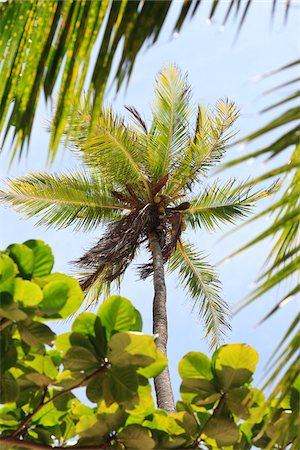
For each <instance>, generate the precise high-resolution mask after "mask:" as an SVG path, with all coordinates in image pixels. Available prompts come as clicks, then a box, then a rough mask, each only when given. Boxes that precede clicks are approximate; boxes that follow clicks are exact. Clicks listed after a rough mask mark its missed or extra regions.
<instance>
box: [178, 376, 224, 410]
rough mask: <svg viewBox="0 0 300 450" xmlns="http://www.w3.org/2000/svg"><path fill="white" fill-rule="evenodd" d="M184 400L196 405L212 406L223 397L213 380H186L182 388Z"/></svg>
mask: <svg viewBox="0 0 300 450" xmlns="http://www.w3.org/2000/svg"><path fill="white" fill-rule="evenodd" d="M180 394H181V397H182V399H183V400H184V401H185V402H186V403H188V404H190V403H193V404H194V405H199V406H202V405H210V404H212V403H215V402H216V401H217V400H218V399H219V398H220V396H221V394H220V393H219V392H218V391H217V389H216V386H215V385H214V383H213V381H212V380H207V379H205V378H184V379H183V381H182V383H181V386H180Z"/></svg>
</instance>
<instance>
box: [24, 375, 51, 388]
mask: <svg viewBox="0 0 300 450" xmlns="http://www.w3.org/2000/svg"><path fill="white" fill-rule="evenodd" d="M26 378H27V379H28V380H30V381H33V383H35V384H36V385H37V386H40V387H44V386H48V385H49V384H51V383H52V381H53V380H52V379H51V378H49V377H47V376H46V375H44V374H42V373H37V372H32V373H28V374H26Z"/></svg>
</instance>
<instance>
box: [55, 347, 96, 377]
mask: <svg viewBox="0 0 300 450" xmlns="http://www.w3.org/2000/svg"><path fill="white" fill-rule="evenodd" d="M63 363H64V366H65V369H67V370H75V371H76V370H91V369H96V368H99V367H100V362H99V361H98V360H97V359H96V357H95V356H94V354H93V353H91V352H90V351H89V350H87V349H85V348H83V347H77V346H74V347H71V348H70V349H69V350H68V351H67V353H66V355H65V357H64V360H63Z"/></svg>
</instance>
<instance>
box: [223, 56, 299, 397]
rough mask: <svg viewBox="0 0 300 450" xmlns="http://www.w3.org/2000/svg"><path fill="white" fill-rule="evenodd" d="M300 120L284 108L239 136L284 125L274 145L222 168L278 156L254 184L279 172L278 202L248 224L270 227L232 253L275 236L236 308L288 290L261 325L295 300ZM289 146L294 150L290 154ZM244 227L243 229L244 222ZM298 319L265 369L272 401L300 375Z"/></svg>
mask: <svg viewBox="0 0 300 450" xmlns="http://www.w3.org/2000/svg"><path fill="white" fill-rule="evenodd" d="M299 64H300V61H299V60H297V61H293V62H291V63H289V64H286V65H285V66H283V67H281V68H279V69H276V70H274V71H271V72H269V73H268V74H266V76H270V75H273V74H274V73H278V72H282V71H286V70H289V69H291V68H292V67H296V66H298V65H299ZM294 83H295V78H292V79H291V80H288V81H287V82H285V83H281V85H280V86H276V87H275V88H273V89H269V90H268V94H270V93H272V92H274V91H278V90H279V89H281V88H282V87H286V86H289V85H293V84H294ZM298 95H299V92H298V91H295V92H293V93H291V95H288V96H286V97H285V98H284V99H283V100H282V101H279V102H278V101H277V102H276V103H275V104H273V105H271V106H270V107H268V108H264V111H267V110H270V109H273V108H276V107H277V106H279V105H282V104H286V103H288V102H290V101H292V100H293V99H295V98H296V97H298ZM299 118H300V109H299V107H297V106H296V107H292V108H289V109H287V110H286V111H285V112H284V113H282V114H281V115H278V116H277V118H276V119H274V120H272V121H271V122H270V123H268V124H267V125H265V126H263V127H261V128H260V129H259V130H258V131H255V132H254V133H251V134H250V135H248V136H246V137H245V138H242V141H244V142H252V141H255V140H256V139H257V138H259V137H261V136H263V135H264V134H265V133H268V132H269V131H271V130H274V129H277V128H279V129H280V127H281V126H282V125H285V129H284V133H283V134H282V135H280V136H279V137H278V138H277V139H276V141H275V142H273V143H272V144H271V145H268V146H266V147H264V148H262V149H258V150H255V151H254V152H251V153H248V154H246V155H244V156H242V157H240V158H237V159H234V160H232V161H229V162H228V163H226V164H225V165H224V166H225V167H230V166H235V165H237V164H239V163H241V162H244V161H247V160H249V159H250V158H256V157H259V156H261V155H264V156H265V157H267V161H268V160H269V159H274V158H277V157H280V158H281V159H280V164H279V165H278V167H276V168H275V169H272V170H267V171H265V173H263V174H262V175H260V176H259V177H257V178H256V179H255V180H253V182H254V184H259V183H260V182H261V181H263V180H267V179H271V178H273V177H274V176H277V175H279V174H280V175H283V179H282V181H281V189H280V191H279V192H278V194H277V195H278V197H279V198H277V200H276V201H275V202H273V204H272V205H271V206H269V207H268V208H265V209H264V210H263V211H262V212H260V213H259V214H258V215H257V216H256V217H254V218H253V219H251V220H250V221H249V222H252V221H253V220H257V219H259V218H261V217H263V216H271V215H272V216H273V217H274V219H273V221H270V225H269V227H268V228H266V229H265V231H263V232H262V233H260V235H258V236H256V237H255V238H254V239H252V240H251V241H250V242H248V243H247V244H245V245H243V247H242V248H240V249H238V250H236V251H235V252H234V253H233V255H234V254H238V253H240V252H241V251H243V250H245V249H247V248H249V247H251V246H252V245H255V244H256V243H258V242H261V241H262V240H263V239H265V238H267V237H273V238H274V239H275V242H274V244H273V246H272V248H271V250H270V252H269V255H268V256H267V258H266V262H265V264H264V269H263V272H262V273H261V275H260V277H259V279H258V282H257V287H256V288H255V289H254V291H253V292H252V293H250V295H249V296H248V297H246V298H245V299H244V300H242V302H241V303H240V305H239V309H241V308H243V307H245V306H246V305H248V304H249V303H252V302H254V301H257V300H258V299H259V298H260V297H261V296H262V295H266V294H267V293H270V292H272V291H271V290H274V289H275V288H276V287H278V286H282V285H284V286H286V287H285V292H284V294H281V298H280V299H279V300H277V302H276V304H275V306H273V307H272V308H271V309H270V312H269V313H268V314H267V315H266V316H265V317H264V318H263V319H262V320H261V321H260V323H261V322H263V321H264V320H266V319H268V318H269V317H271V316H273V315H274V314H275V313H276V312H278V311H279V310H280V309H281V308H283V307H284V306H285V305H286V304H287V303H288V302H289V301H295V300H297V298H299V292H300V285H299V268H300V246H299V237H300V226H299V218H300V200H299V199H300V195H299V194H300V191H299V186H300V184H299V182H300V167H299V162H300V159H299V148H300V145H299V136H300V127H299ZM295 122H296V125H295ZM288 125H290V128H289V129H288V130H286V127H287V126H288ZM291 148H292V149H293V152H292V154H291ZM249 222H248V223H249ZM243 225H247V223H246V224H243ZM298 320H299V317H298V318H297V319H296V320H294V321H293V323H292V325H291V327H290V328H289V330H288V332H287V333H286V335H285V337H284V338H283V339H282V341H281V343H280V345H279V347H278V348H277V349H276V351H275V352H274V354H276V353H277V354H278V351H279V348H280V349H282V350H281V353H280V355H279V356H278V357H277V360H276V359H273V366H272V369H273V370H272V371H271V368H270V367H269V368H268V374H269V377H268V379H267V383H266V384H267V385H269V384H270V383H275V381H276V384H275V387H274V389H273V392H272V394H271V398H274V397H275V396H276V395H279V398H282V396H284V395H285V393H286V392H287V391H288V389H290V388H291V386H292V384H293V382H294V379H295V374H296V373H297V372H298V373H299V370H300V366H299V362H298V360H297V356H296V355H297V352H298V349H299V329H298V323H297V322H298ZM293 336H294V337H293ZM288 338H290V342H287V339H288ZM270 371H271V374H270Z"/></svg>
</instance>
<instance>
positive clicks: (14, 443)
mask: <svg viewBox="0 0 300 450" xmlns="http://www.w3.org/2000/svg"><path fill="white" fill-rule="evenodd" d="M2 445H6V446H10V447H18V448H25V449H28V450H64V449H68V450H70V449H72V448H74V449H76V450H105V448H107V447H103V446H98V447H75V446H74V447H73V446H69V445H68V446H66V447H52V446H50V445H42V444H37V443H35V442H26V441H20V440H19V439H15V438H13V437H7V438H2V439H0V447H1V448H2Z"/></svg>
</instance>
